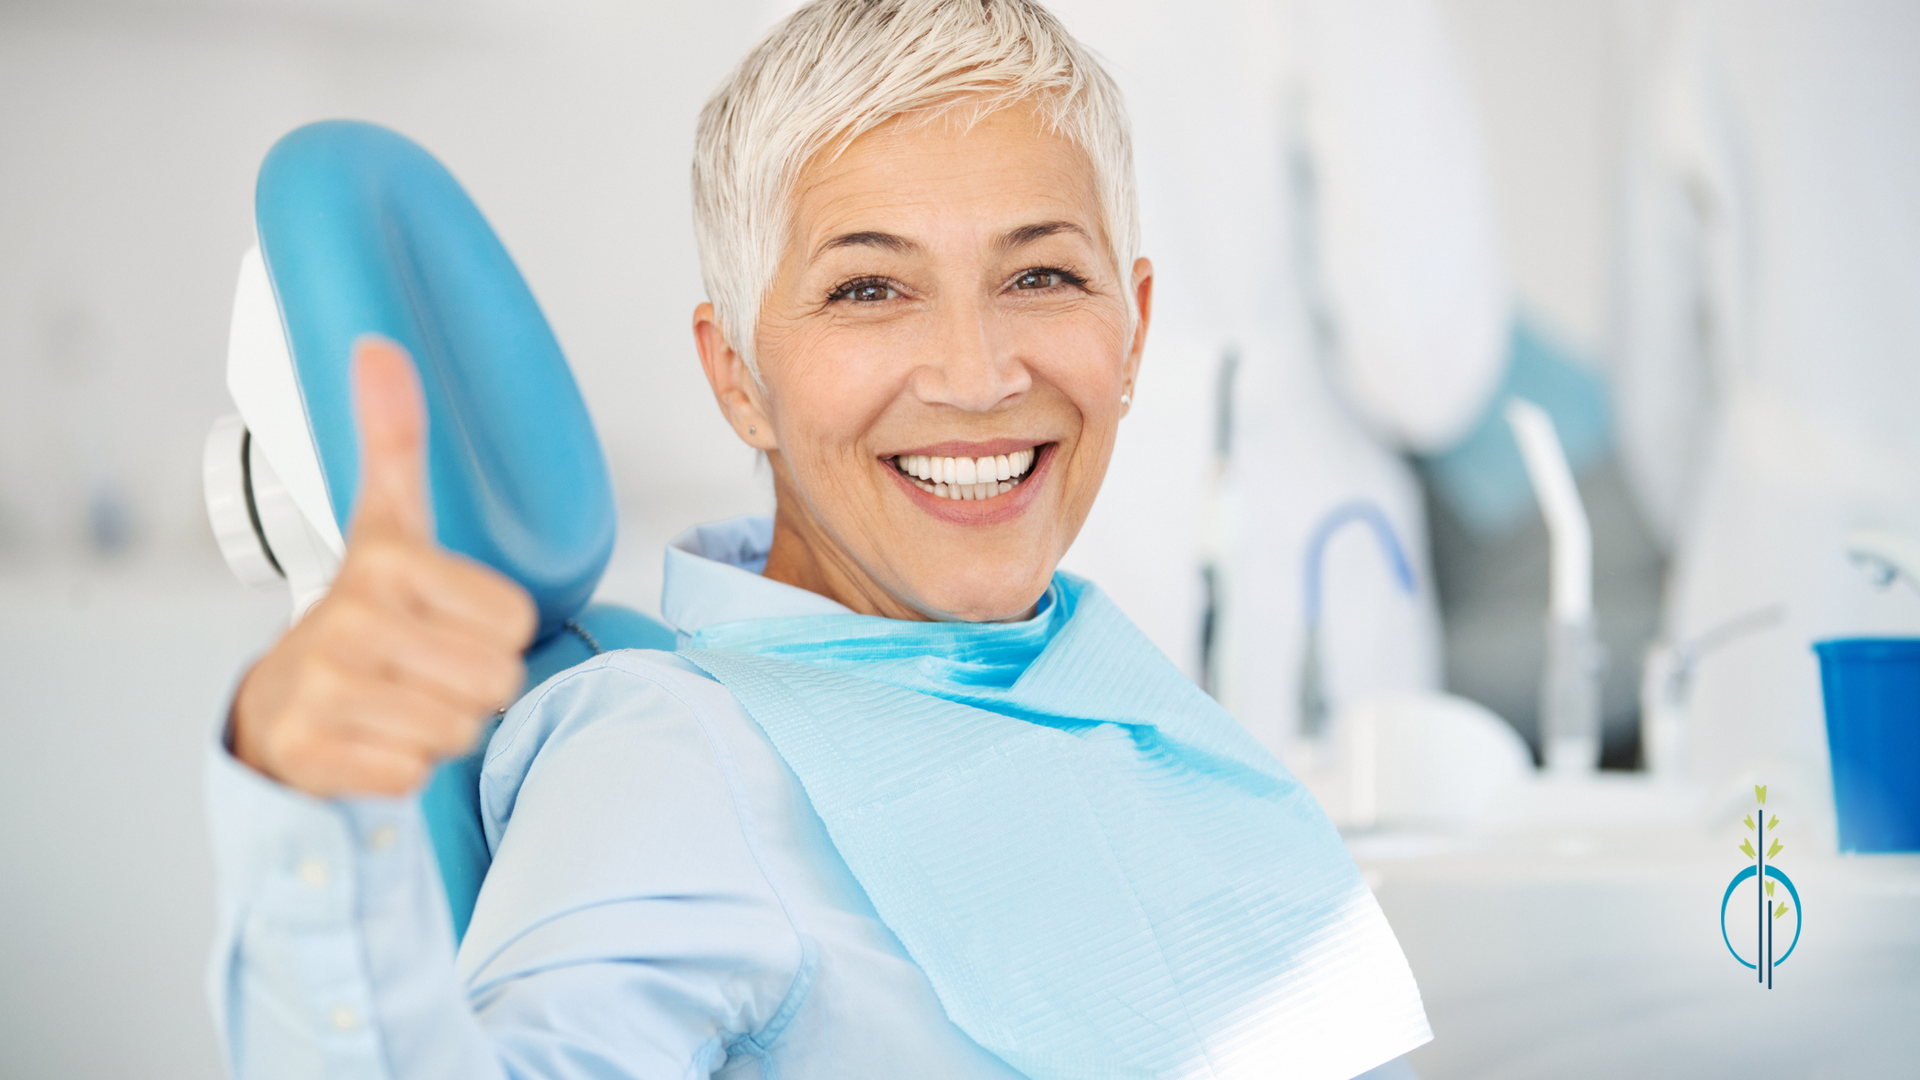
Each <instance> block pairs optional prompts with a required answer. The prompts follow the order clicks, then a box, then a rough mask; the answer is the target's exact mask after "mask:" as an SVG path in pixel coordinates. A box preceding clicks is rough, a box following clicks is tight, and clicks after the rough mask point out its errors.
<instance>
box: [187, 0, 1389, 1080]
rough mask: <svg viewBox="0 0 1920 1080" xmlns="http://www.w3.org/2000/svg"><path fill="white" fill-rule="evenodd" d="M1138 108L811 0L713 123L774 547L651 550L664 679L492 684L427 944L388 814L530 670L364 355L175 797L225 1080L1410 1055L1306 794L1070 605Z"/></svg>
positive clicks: (751, 417)
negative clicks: (205, 792) (461, 874)
mask: <svg viewBox="0 0 1920 1080" xmlns="http://www.w3.org/2000/svg"><path fill="white" fill-rule="evenodd" d="M1129 155H1130V151H1129V146H1128V135H1127V127H1126V122H1125V119H1124V116H1123V112H1122V108H1121V104H1120V102H1119V99H1118V95H1117V93H1116V91H1115V90H1114V88H1113V85H1112V83H1111V82H1110V81H1109V80H1108V78H1107V77H1106V75H1105V74H1104V73H1103V72H1102V71H1101V70H1100V68H1099V67H1098V65H1097V64H1096V63H1095V62H1094V61H1093V60H1092V59H1091V58H1090V57H1089V56H1088V55H1087V54H1086V53H1085V52H1084V51H1083V50H1082V49H1081V48H1080V47H1079V46H1078V45H1077V44H1076V43H1075V42H1074V40H1073V39H1072V38H1071V37H1069V36H1068V35H1067V34H1066V32H1065V31H1064V30H1063V29H1062V28H1061V27H1060V26H1059V25H1058V23H1056V22H1055V21H1054V20H1053V19H1052V18H1051V17H1050V16H1049V15H1048V14H1047V13H1046V12H1045V11H1044V10H1042V9H1041V8H1039V7H1038V6H1037V5H1035V4H1033V3H1031V2H1029V0H821V2H819V3H816V4H813V5H810V6H808V7H806V8H803V9H801V10H800V11H799V12H797V13H795V14H794V15H793V16H792V17H790V18H789V19H787V20H786V21H785V22H783V23H782V24H781V25H780V26H779V27H777V28H776V29H775V30H774V31H773V32H772V33H771V34H770V35H769V36H768V38H767V39H766V40H765V41H764V42H762V43H761V44H760V45H759V46H758V47H757V48H756V49H755V50H754V51H753V52H752V53H751V54H750V55H749V56H748V57H747V59H746V60H745V61H744V62H743V63H742V65H741V66H740V68H739V69H738V70H737V71H736V72H735V73H734V75H733V76H732V77H731V78H730V79H729V80H728V81H727V82H726V84H725V85H723V86H722V87H721V89H720V90H719V92H718V93H717V94H716V95H715V97H714V98H713V100H712V102H711V103H710V105H709V106H708V108H707V109H706V111H705V113H704V114H703V115H702V117H701V124H700V134H699V139H698V148H697V156H696V162H695V167H694V189H695V213H696V222H697V226H698V232H699V238H700V245H701V258H702V265H703V267H704V268H705V272H706V280H707V287H708V291H709V294H710V296H711V297H712V300H713V302H712V303H711V304H702V305H701V306H700V307H699V308H698V310H696V312H695V313H694V336H695V340H696V342H697V344H698V347H699V352H700V357H701V362H702V364H703V365H704V367H705V369H706V373H707V376H708V379H709V381H710V382H711V384H712V387H713V391H714V395H715V397H716V399H717V400H718V402H719V405H720V409H721V411H722V413H723V414H724V416H725V417H726V419H727V421H728V422H729V423H730V424H732V425H733V427H734V430H735V431H736V432H737V433H738V434H739V436H740V438H741V439H743V440H745V441H746V442H747V443H748V444H749V445H752V446H754V447H757V448H759V449H761V450H763V451H765V453H766V454H767V458H768V461H769V462H770V464H771V466H772V470H773V475H774V483H775V491H776V495H777V505H778V510H777V513H776V515H775V517H774V519H773V520H772V521H771V522H770V523H769V522H766V521H739V522H732V523H726V524H723V525H718V526H707V527H703V528H698V529H694V530H692V531H691V532H689V533H688V534H686V535H685V536H683V537H682V538H681V539H680V540H679V541H677V542H676V544H675V546H674V548H673V549H672V550H670V551H669V552H668V556H667V580H666V588H665V594H664V599H663V608H664V614H665V616H666V618H667V619H668V620H669V621H670V622H671V623H673V625H674V626H675V627H676V628H677V629H678V630H679V631H680V634H681V641H682V648H681V650H680V651H679V652H677V653H673V654H667V653H655V652H631V651H629V652H616V653H610V654H607V655H604V656H602V657H600V658H598V659H596V660H594V661H592V662H590V663H587V664H584V665H581V666H580V667H577V668H574V669H572V670H570V671H567V672H564V673H562V674H560V675H558V676H556V677H555V678H553V679H551V680H549V681H548V682H547V683H545V684H544V685H542V686H541V687H539V688H538V689H537V690H536V691H535V692H533V693H532V694H529V695H528V696H527V697H526V698H524V699H523V700H521V701H520V702H519V703H518V704H517V705H515V706H514V708H513V709H512V710H511V712H510V713H509V714H508V716H507V718H506V719H505V721H504V722H503V723H502V724H501V726H500V727H499V729H498V731H497V732H496V734H495V735H494V736H493V739H492V742H491V744H490V746H489V749H488V754H487V763H486V767H485V771H484V773H483V775H482V781H481V798H482V806H483V816H484V819H485V820H484V824H485V826H486V830H487V838H488V841H489V843H490V845H491V846H492V847H493V849H494V861H493V866H492V870H491V871H490V874H489V877H488V879H487V882H486V885H485V888H484V890H483V891H482V893H481V895H480V898H479V902H478V906H477V908H476V910H475V912H474V917H473V922H472V924H471V927H470V928H469V931H468V934H467V936H466V938H465V940H464V942H463V943H462V945H461V947H460V950H459V953H458V956H457V957H456V956H455V955H453V953H452V950H451V946H450V944H449V943H450V940H451V938H450V935H449V933H448V929H447V926H446V915H445V910H444V907H443V904H442V902H441V898H440V895H439V891H438V879H437V877H436V876H435V870H434V866H433V862H432V856H431V853H430V851H429V849H428V847H427V844H426V840H425V838H424V836H423V831H422V826H421V823H420V820H419V817H418V811H417V809H416V808H415V807H414V805H413V803H411V802H410V801H409V800H407V799H406V798H404V797H401V798H392V797H388V798H380V797H369V796H381V795H385V796H404V795H405V794H406V793H407V792H409V791H411V790H413V789H414V788H415V787H417V785H418V784H419V783H420V782H421V781H422V780H423V779H424V777H425V776H426V774H427V772H428V770H429V769H430V768H431V767H432V766H433V764H434V763H435V761H437V760H438V759H439V758H440V757H442V756H443V755H446V754H449V753H453V752H457V751H459V750H461V749H462V748H464V746H465V744H466V743H467V742H468V741H470V740H471V739H472V738H473V737H474V733H475V731H476V730H477V725H478V723H479V720H478V717H481V716H484V715H485V714H486V713H487V712H488V711H489V707H490V704H491V703H492V702H493V701H495V700H498V699H499V698H501V697H503V696H505V695H507V694H509V693H511V692H512V690H513V689H514V688H515V687H516V686H517V680H518V678H519V672H520V668H519V661H518V650H519V649H520V648H521V647H522V646H523V645H524V643H525V641H526V638H527V636H528V634H529V633H530V632H531V624H532V619H531V615H530V611H529V607H528V604H527V601H526V599H525V598H524V597H523V596H521V595H519V594H518V592H517V590H516V589H514V587H513V586H511V585H509V584H508V583H506V582H504V581H503V580H501V579H499V578H498V577H496V576H495V575H493V574H491V573H490V572H489V571H487V570H485V569H483V568H480V567H477V566H474V565H472V564H469V563H465V562H462V561H460V560H457V559H455V558H452V557H450V556H448V555H446V554H444V553H442V552H440V551H437V550H436V549H435V548H434V547H433V545H432V543H431V541H430V539H429V532H428V529H427V526H426V512H425V510H424V509H423V508H424V506H425V500H424V498H423V495H422V491H421V475H422V470H421V464H420V458H419V455H420V449H419V445H420V419H419V406H418V403H417V397H416V394H417V391H416V390H415V388H414V386H413V383H412V381H411V380H412V375H411V371H410V369H409V367H408V365H407V362H406V359H405V358H404V357H403V356H401V355H399V354H398V353H397V351H396V350H394V349H392V348H391V347H390V346H382V345H378V344H370V345H368V346H366V347H364V348H363V349H362V353H361V355H360V356H359V358H358V359H357V374H358V385H359V390H358V394H359V408H360V417H361V426H362V432H363V440H364V452H363V468H364V470H365V482H364V484H363V495H362V501H361V503H360V505H359V506H358V507H357V509H356V517H355V525H354V529H353V534H352V537H351V540H350V543H349V547H348V554H347V558H346V561H345V564H344V566H343V567H342V570H341V573H340V575H339V577H338V579H337V581H336V583H335V586H334V588H333V591H332V592H331V594H330V595H329V596H328V598H327V599H326V600H324V601H322V602H321V604H320V605H319V606H318V607H316V608H315V609H314V610H313V611H312V612H311V613H310V614H309V615H308V616H307V617H306V618H305V619H304V620H303V621H302V622H301V623H300V624H298V625H297V626H296V627H295V628H294V629H292V630H290V631H289V632H288V634H287V635H286V637H285V638H283V639H282V640H281V641H280V642H279V643H278V644H277V645H276V646H275V647H274V649H273V650H272V651H271V652H270V653H269V654H268V655H267V656H266V657H264V658H263V659H262V660H261V661H260V662H259V663H258V664H257V665H256V666H255V668H254V670H253V671H252V672H250V673H249V675H248V677H247V678H246V679H245V680H244V682H243V683H242V685H241V689H240V692H239V693H238V695H237V697H236V700H235V706H234V713H233V719H232V724H231V728H230V737H229V744H230V748H231V755H230V756H229V755H222V756H221V757H220V759H219V760H218V762H217V763H216V768H215V772H214V778H213V785H214V787H213V803H214V808H215V813H214V816H215V821H216V829H217V837H216V839H217V844H216V846H217V848H218V850H219V856H220V860H221V867H222V873H223V892H224V895H225V897H226V899H227V904H226V911H227V916H228V917H227V919H226V931H225V935H224V938H223V942H222V945H221V949H220V952H219V954H218V962H217V964H216V969H215V992H216V997H217V999H218V1008H219V1014H220V1019H221V1020H222V1022H223V1025H224V1027H223V1034H224V1037H225V1039H226V1043H227V1046H228V1049H229V1054H230V1057H231V1060H232V1063H233V1067H234V1070H235V1072H236V1073H237V1074H239V1075H243V1076H257V1077H273V1078H275V1080H280V1078H285V1077H297V1076H349V1075H351V1076H367V1077H380V1076H386V1077H406V1078H412V1077H426V1076H436V1077H437V1076H446V1077H466V1078H472V1077H504V1076H513V1077H554V1078H573V1077H656V1076H676V1077H678V1076H692V1075H702V1076H704V1075H708V1074H712V1073H716V1072H724V1073H725V1074H727V1075H763V1076H769V1077H771V1076H776V1075H783V1076H787V1077H796V1078H804V1077H816V1076H817V1077H825V1076H834V1077H889V1078H892V1077H901V1076H913V1077H949V1076H950V1077H990V1076H991V1077H1006V1076H1016V1075H1020V1074H1026V1075H1029V1076H1034V1077H1067V1076H1074V1077H1105V1076H1115V1077H1120V1076H1126V1077H1134V1076H1143V1077H1144V1076H1243V1075H1249V1076H1250V1075H1260V1076H1267V1075H1290V1076H1306V1077H1327V1078H1340V1077H1350V1076H1352V1075H1354V1074H1356V1073H1359V1072H1361V1071H1362V1070H1365V1069H1367V1068H1370V1067H1372V1066H1375V1065H1378V1064H1379V1063H1380V1062H1382V1061H1385V1060H1387V1059H1389V1058H1392V1057H1394V1056H1395V1055H1397V1054H1399V1053H1401V1052H1403V1051H1405V1050H1407V1049H1410V1048H1411V1047H1413V1046H1415V1045H1418V1044H1419V1043H1420V1042H1422V1041H1424V1040H1425V1039H1426V1038H1427V1029H1426V1021H1425V1017H1424V1015H1423V1013H1422V1011H1421V1008H1420V1004H1419V998H1418V994H1417V992H1416V991H1415V990H1414V988H1413V984H1412V980H1411V977H1410V976H1409V974H1408V972H1407V969H1406V965H1405V961H1404V960H1403V959H1402V958H1401V956H1400V953H1399V950H1398V947H1397V946H1396V945H1395V943H1394V941H1393V938H1392V935H1391V933H1390V932H1389V931H1388V930H1387V928H1386V926H1385V923H1384V921H1383V919H1382V918H1381V916H1380V913H1379V909H1378V907H1377V905H1375V904H1374V902H1373V898H1372V896H1371V895H1370V894H1369V893H1368V892H1367V890H1366V887H1365V885H1364V884H1362V883H1361V882H1360V880H1359V877H1358V875H1357V873H1356V872H1355V870H1354V868H1353V865H1352V863H1351V861H1350V860H1349V859H1348V858H1347V856H1346V854H1345V851H1344V849H1343V848H1342V847H1341V845H1340V844H1339V841H1338V838H1337V836H1335V835H1334V833H1333V832H1332V830H1331V828H1330V827H1329V826H1328V825H1327V823H1326V820H1325V818H1324V817H1323V816H1321V815H1320V813H1319V811H1318V809H1317V807H1315V806H1314V805H1313V802H1312V800H1311V798H1310V797H1308V796H1307V795H1306V794H1305V793H1304V792H1303V791H1302V790H1301V789H1300V788H1299V787H1298V785H1296V784H1295V783H1294V782H1293V781H1292V780H1291V778H1289V777H1288V776H1287V775H1286V774H1285V773H1284V771H1282V770H1281V769H1280V767H1279V766H1278V764H1277V763H1275V762H1274V761H1273V760H1272V759H1271V758H1270V757H1268V756H1267V755H1266V754H1265V753H1264V752H1263V751H1261V750H1260V749H1259V748H1258V746H1257V745H1256V744H1254V743H1253V742H1252V741H1251V740H1250V739H1249V738H1248V737H1247V736H1246V735H1245V733H1244V732H1242V731H1240V730H1239V728H1238V727H1237V726H1235V724H1234V723H1233V721H1232V720H1231V719H1230V718H1228V717H1227V716H1226V715H1225V714H1224V713H1222V712H1221V711H1220V710H1219V709H1218V708H1217V707H1216V706H1215V705H1214V704H1213V703H1212V702H1211V701H1210V700H1209V699H1207V698H1206V697H1205V696H1204V695H1202V694H1200V693H1199V692H1198V691H1197V690H1196V689H1194V687H1193V686H1192V685H1191V684H1190V683H1188V682H1187V681H1186V680H1185V679H1184V678H1182V677H1181V675H1180V674H1179V673H1178V671H1177V670H1175V669H1174V668H1173V666H1172V665H1171V664H1169V663H1168V662H1167V661H1166V660H1165V659H1164V658H1163V657H1161V656H1160V655H1159V654H1158V653H1156V652H1155V651H1154V650H1153V648H1152V647H1151V646H1150V645H1148V644H1147V643H1146V641H1145V640H1144V638H1142V637H1141V635H1140V634H1139V633H1138V631H1136V630H1135V629H1134V628H1133V627H1132V626H1131V625H1130V624H1129V623H1128V622H1127V621H1126V619H1125V618H1124V617H1123V616H1121V615H1120V614H1119V612H1118V611H1117V609H1115V608H1114V607H1113V605H1112V604H1111V603H1110V602H1108V601H1107V600H1106V599H1105V598H1104V597H1103V596H1102V595H1101V594H1100V593H1099V591H1098V590H1097V589H1095V588H1094V587H1093V586H1091V585H1089V584H1087V583H1085V582H1082V581H1079V580H1077V579H1073V578H1071V577H1068V576H1065V575H1060V574H1056V573H1055V566H1056V564H1057V563H1058V561H1059V560H1060V558H1061V556H1062V555H1063V554H1064V553H1065V551H1066V550H1067V548H1068V546H1069V545H1070V544H1071V543H1072V541H1073V538H1074V535H1075V533H1076V532H1077V531H1078V529H1079V527H1080V525H1081V523H1082V521H1083V520H1084V519H1085V518H1086V515H1087V512H1088V509H1089V507H1090V506H1091V505H1092V502H1093V499H1094V495H1095V493H1096V492H1097V491H1098V489H1099V486H1100V483H1101V481H1102V479H1103V477H1104V476H1105V473H1106V469H1107V462H1108V459H1109V457H1110V454H1111V452H1112V448H1113V443H1114V438H1115V434H1116V431H1117V429H1118V425H1119V422H1120V420H1121V418H1122V416H1124V415H1125V412H1126V410H1127V407H1128V405H1129V402H1130V400H1131V395H1132V393H1133V387H1134V379H1135V376H1136V373H1137V371H1138V369H1139V364H1140V359H1141V353H1142V347H1143V343H1144V341H1145V337H1146V330H1147V324H1148V320H1149V316H1150V313H1151V310H1152V308H1151V300H1152V295H1153V292H1152V284H1153V277H1152V268H1151V266H1150V265H1149V264H1148V263H1147V261H1146V260H1145V259H1136V258H1135V257H1134V252H1135V247H1136V244H1137V233H1138V229H1137V226H1136V223H1135V209H1134V199H1133V187H1132V173H1131V161H1130V156H1129Z"/></svg>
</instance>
